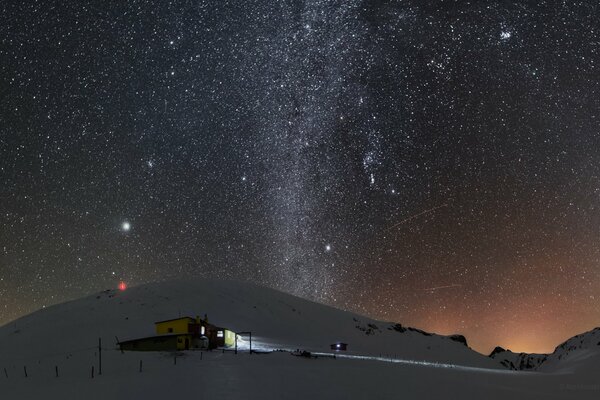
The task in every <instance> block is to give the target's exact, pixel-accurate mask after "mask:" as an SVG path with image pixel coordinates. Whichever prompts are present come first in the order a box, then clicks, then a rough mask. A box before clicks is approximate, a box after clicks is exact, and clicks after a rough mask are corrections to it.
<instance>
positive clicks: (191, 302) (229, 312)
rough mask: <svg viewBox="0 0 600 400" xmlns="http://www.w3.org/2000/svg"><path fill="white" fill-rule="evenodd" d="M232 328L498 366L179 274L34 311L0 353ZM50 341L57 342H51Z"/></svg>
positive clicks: (1, 333)
mask: <svg viewBox="0 0 600 400" xmlns="http://www.w3.org/2000/svg"><path fill="white" fill-rule="evenodd" d="M204 314H207V315H208V318H209V321H210V322H212V323H214V324H216V325H220V326H224V327H227V328H230V329H232V330H234V331H238V332H240V331H251V332H252V333H253V340H254V346H255V347H260V346H262V347H264V348H269V349H278V348H281V349H296V348H300V349H307V350H310V351H321V352H326V351H330V349H329V345H330V344H331V343H334V342H336V341H342V342H346V343H348V344H349V346H348V350H349V352H348V353H350V354H361V355H377V356H379V355H385V356H389V357H397V358H406V359H411V360H426V361H433V362H442V363H457V364H461V365H467V366H477V367H486V368H501V367H500V366H498V364H497V363H496V362H494V361H493V360H490V359H488V358H487V357H484V356H482V355H480V354H479V353H476V352H475V351H473V350H471V349H469V348H468V347H467V346H466V345H465V344H464V343H461V342H463V341H464V338H462V337H460V336H457V337H444V336H439V335H431V334H428V333H425V332H422V331H419V330H415V329H411V328H404V327H402V326H400V325H398V324H392V323H389V322H382V321H376V320H372V319H369V318H366V317H364V316H360V315H356V314H352V313H349V312H345V311H341V310H338V309H335V308H332V307H328V306H325V305H322V304H318V303H314V302H310V301H307V300H304V299H301V298H298V297H294V296H291V295H288V294H285V293H282V292H278V291H276V290H272V289H269V288H265V287H261V286H256V285H252V284H248V283H241V282H230V281H209V280H197V281H175V282H164V283H155V284H149V285H144V286H139V287H134V288H130V289H128V290H127V291H124V292H119V291H105V292H102V293H100V294H98V295H93V296H90V297H87V298H83V299H80V300H76V301H72V302H68V303H64V304H60V305H56V306H53V307H49V308H47V309H44V310H41V311H38V312H35V313H33V314H31V315H29V316H26V317H24V318H21V319H19V320H17V321H14V322H12V323H10V324H7V325H5V326H4V327H2V328H0V354H3V355H4V356H5V357H7V358H11V357H28V356H31V357H35V356H38V357H39V356H40V355H43V354H47V353H49V352H50V353H52V354H53V353H57V352H58V353H60V352H69V351H72V350H77V349H83V348H87V347H90V346H94V345H95V344H96V343H97V342H98V338H99V337H101V338H102V340H103V342H104V343H105V345H107V346H108V345H110V346H113V347H114V345H115V343H116V339H115V338H116V337H118V339H119V340H126V339H132V338H136V337H144V336H150V335H153V334H154V325H153V323H154V322H155V321H159V320H164V319H170V318H175V317H178V316H180V315H181V316H186V315H189V316H192V317H194V316H196V315H200V316H204ZM49 343H51V344H52V345H51V346H50V347H51V350H50V349H49V345H48V344H49Z"/></svg>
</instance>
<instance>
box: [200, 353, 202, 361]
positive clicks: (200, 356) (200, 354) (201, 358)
mask: <svg viewBox="0 0 600 400" xmlns="http://www.w3.org/2000/svg"><path fill="white" fill-rule="evenodd" d="M200 361H202V352H200Z"/></svg>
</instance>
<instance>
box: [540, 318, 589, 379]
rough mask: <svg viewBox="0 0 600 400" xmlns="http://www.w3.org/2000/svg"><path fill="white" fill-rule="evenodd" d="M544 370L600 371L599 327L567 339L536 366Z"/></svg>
mask: <svg viewBox="0 0 600 400" xmlns="http://www.w3.org/2000/svg"><path fill="white" fill-rule="evenodd" d="M538 370H539V371H545V372H556V371H560V372H581V371H585V372H590V371H595V372H596V373H598V372H600V328H595V329H593V330H591V331H589V332H585V333H582V334H579V335H576V336H573V337H572V338H570V339H568V340H567V341H565V342H564V343H562V344H560V345H558V346H557V347H556V349H555V350H554V352H553V353H552V354H550V355H548V357H547V358H546V361H544V363H543V364H542V365H541V366H540V367H539V368H538Z"/></svg>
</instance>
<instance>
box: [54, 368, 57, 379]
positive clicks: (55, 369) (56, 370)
mask: <svg viewBox="0 0 600 400" xmlns="http://www.w3.org/2000/svg"><path fill="white" fill-rule="evenodd" d="M54 370H55V371H56V377H57V378H58V365H55V366H54Z"/></svg>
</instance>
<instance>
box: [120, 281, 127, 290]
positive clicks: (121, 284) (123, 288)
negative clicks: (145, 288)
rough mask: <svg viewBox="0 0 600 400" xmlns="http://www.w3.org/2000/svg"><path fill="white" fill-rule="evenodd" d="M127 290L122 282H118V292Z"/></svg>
mask: <svg viewBox="0 0 600 400" xmlns="http://www.w3.org/2000/svg"><path fill="white" fill-rule="evenodd" d="M125 289H127V284H126V283H125V282H123V281H121V282H119V290H125Z"/></svg>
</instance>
